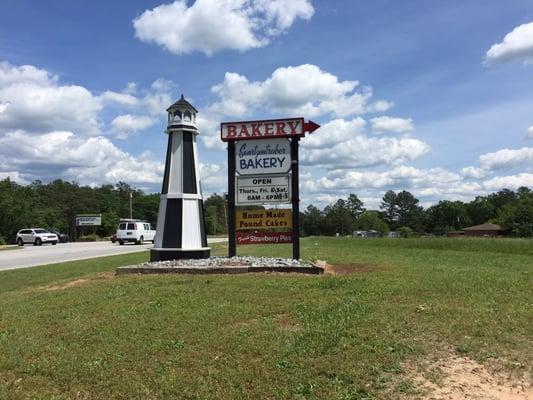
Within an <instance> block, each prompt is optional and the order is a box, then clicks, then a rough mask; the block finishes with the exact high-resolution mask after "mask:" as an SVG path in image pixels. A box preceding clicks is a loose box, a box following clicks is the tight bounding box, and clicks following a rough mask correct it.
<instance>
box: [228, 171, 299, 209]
mask: <svg viewBox="0 0 533 400" xmlns="http://www.w3.org/2000/svg"><path fill="white" fill-rule="evenodd" d="M236 179H237V182H236V185H235V190H236V192H237V193H236V196H235V198H236V203H237V204H238V205H245V204H265V203H290V201H291V191H290V188H291V185H290V182H291V179H290V175H288V174H287V175H277V176H269V175H261V176H253V177H237V178H236Z"/></svg>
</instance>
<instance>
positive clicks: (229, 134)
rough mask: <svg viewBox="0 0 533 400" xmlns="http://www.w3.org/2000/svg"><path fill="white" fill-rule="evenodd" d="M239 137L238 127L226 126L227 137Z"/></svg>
mask: <svg viewBox="0 0 533 400" xmlns="http://www.w3.org/2000/svg"><path fill="white" fill-rule="evenodd" d="M235 136H237V127H236V126H235V125H226V137H235Z"/></svg>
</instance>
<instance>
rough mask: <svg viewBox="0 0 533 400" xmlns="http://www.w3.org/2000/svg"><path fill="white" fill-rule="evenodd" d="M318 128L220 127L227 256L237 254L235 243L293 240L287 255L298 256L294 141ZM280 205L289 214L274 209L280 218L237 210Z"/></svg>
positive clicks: (298, 124)
mask: <svg viewBox="0 0 533 400" xmlns="http://www.w3.org/2000/svg"><path fill="white" fill-rule="evenodd" d="M319 127H320V126H319V125H318V124H315V123H314V122H313V121H305V120H304V119H303V118H284V119H271V120H262V121H240V122H222V123H221V124H220V138H221V139H222V141H223V142H226V143H227V146H228V147H227V148H228V237H229V238H228V256H229V257H234V256H236V255H237V250H236V245H237V244H264V243H291V242H292V257H293V258H294V259H299V258H300V240H299V230H300V227H299V219H300V217H299V214H300V211H299V210H300V208H299V201H300V199H299V165H298V159H299V155H298V148H299V141H300V139H301V138H303V137H304V136H305V134H306V133H312V132H313V131H315V130H316V129H317V128H319ZM281 203H286V204H287V203H292V209H291V210H278V211H279V213H281V214H283V216H279V215H274V214H272V213H274V211H270V210H262V211H256V210H253V211H252V210H246V211H242V212H239V213H238V212H237V209H236V208H237V206H243V205H244V206H245V205H261V204H281ZM263 213H264V215H263ZM256 214H257V215H256ZM289 215H290V218H289ZM265 229H266V230H267V231H261V230H265ZM285 229H287V231H285V232H279V230H285ZM273 230H275V231H276V232H273ZM289 230H290V231H289ZM238 231H239V232H238ZM242 231H244V232H242ZM250 231H253V233H250Z"/></svg>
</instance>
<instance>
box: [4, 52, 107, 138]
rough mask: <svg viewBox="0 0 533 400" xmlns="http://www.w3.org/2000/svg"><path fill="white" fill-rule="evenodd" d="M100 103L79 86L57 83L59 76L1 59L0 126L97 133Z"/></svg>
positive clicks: (31, 129) (40, 130)
mask: <svg viewBox="0 0 533 400" xmlns="http://www.w3.org/2000/svg"><path fill="white" fill-rule="evenodd" d="M101 109H102V105H101V102H100V100H99V98H98V97H95V96H93V95H92V94H91V92H89V91H88V90H87V89H85V88H84V87H82V86H77V85H60V84H58V77H57V76H55V75H52V74H50V73H48V72H47V71H45V70H42V69H38V68H36V67H33V66H30V65H23V66H13V65H11V64H9V63H6V62H2V63H0V130H8V129H23V130H25V131H28V132H41V133H42V132H46V131H50V130H76V132H79V133H81V134H88V135H95V134H99V133H100V122H99V121H98V113H99V112H100V111H101Z"/></svg>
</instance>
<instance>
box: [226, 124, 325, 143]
mask: <svg viewBox="0 0 533 400" xmlns="http://www.w3.org/2000/svg"><path fill="white" fill-rule="evenodd" d="M318 128H320V125H318V124H315V123H314V122H313V121H309V122H305V121H304V119H303V118H286V119H270V120H264V121H240V122H222V123H221V124H220V138H221V139H222V141H224V142H227V141H229V140H250V139H266V138H280V137H287V138H290V137H303V136H304V135H305V132H309V133H311V132H313V131H315V130H316V129H318Z"/></svg>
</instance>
